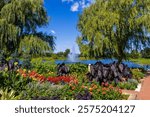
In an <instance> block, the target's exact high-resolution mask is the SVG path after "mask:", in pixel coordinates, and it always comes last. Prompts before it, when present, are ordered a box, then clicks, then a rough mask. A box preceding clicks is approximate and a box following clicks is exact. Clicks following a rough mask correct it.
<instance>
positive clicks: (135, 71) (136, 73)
mask: <svg viewBox="0 0 150 117" xmlns="http://www.w3.org/2000/svg"><path fill="white" fill-rule="evenodd" d="M131 72H132V78H133V79H136V80H137V81H138V82H140V79H142V78H143V77H144V76H145V74H144V73H143V72H142V71H141V70H140V69H131Z"/></svg>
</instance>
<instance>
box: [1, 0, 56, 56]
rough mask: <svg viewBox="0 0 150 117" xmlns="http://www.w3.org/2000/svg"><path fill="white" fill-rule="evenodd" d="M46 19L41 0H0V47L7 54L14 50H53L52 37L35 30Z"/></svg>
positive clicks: (37, 51)
mask: <svg viewBox="0 0 150 117" xmlns="http://www.w3.org/2000/svg"><path fill="white" fill-rule="evenodd" d="M48 20H49V18H48V16H47V13H46V10H45V8H44V6H43V0H1V1H0V49H1V50H3V51H4V52H5V53H6V54H8V55H10V54H11V53H13V52H14V51H16V50H17V51H18V50H19V51H21V50H23V51H29V52H30V53H38V54H42V53H44V52H45V51H52V50H54V45H55V43H54V37H53V36H52V35H51V34H49V35H47V34H45V33H42V32H40V33H39V32H37V28H40V27H42V26H46V25H47V23H48ZM33 51H34V52H33Z"/></svg>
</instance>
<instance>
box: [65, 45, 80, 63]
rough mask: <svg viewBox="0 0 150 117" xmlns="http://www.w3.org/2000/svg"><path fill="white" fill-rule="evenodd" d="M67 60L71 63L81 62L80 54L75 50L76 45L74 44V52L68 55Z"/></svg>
mask: <svg viewBox="0 0 150 117" xmlns="http://www.w3.org/2000/svg"><path fill="white" fill-rule="evenodd" d="M67 61H68V62H71V63H75V62H79V59H78V55H77V54H76V52H75V47H74V46H73V48H72V52H71V53H69V55H68V59H67Z"/></svg>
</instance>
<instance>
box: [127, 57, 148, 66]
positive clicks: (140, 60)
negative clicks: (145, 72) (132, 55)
mask: <svg viewBox="0 0 150 117" xmlns="http://www.w3.org/2000/svg"><path fill="white" fill-rule="evenodd" d="M129 60H130V61H132V62H135V63H138V64H143V65H150V59H146V58H139V59H129Z"/></svg>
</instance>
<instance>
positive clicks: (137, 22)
mask: <svg viewBox="0 0 150 117" xmlns="http://www.w3.org/2000/svg"><path fill="white" fill-rule="evenodd" d="M149 18H150V0H144V1H141V0H96V1H95V3H93V4H92V5H91V6H90V7H88V8H86V9H84V11H83V13H82V14H81V15H80V17H79V22H78V29H79V31H80V32H81V36H80V37H78V38H77V43H78V45H79V48H80V51H81V53H82V55H86V56H87V55H88V56H90V57H93V56H103V55H106V56H109V57H115V58H117V59H118V60H119V61H120V62H121V61H122V59H126V58H127V55H126V53H127V51H128V50H132V49H135V48H136V50H140V49H141V47H142V46H145V45H146V44H149V43H150V38H149V37H148V35H147V33H148V32H149V31H150V20H149Z"/></svg>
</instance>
